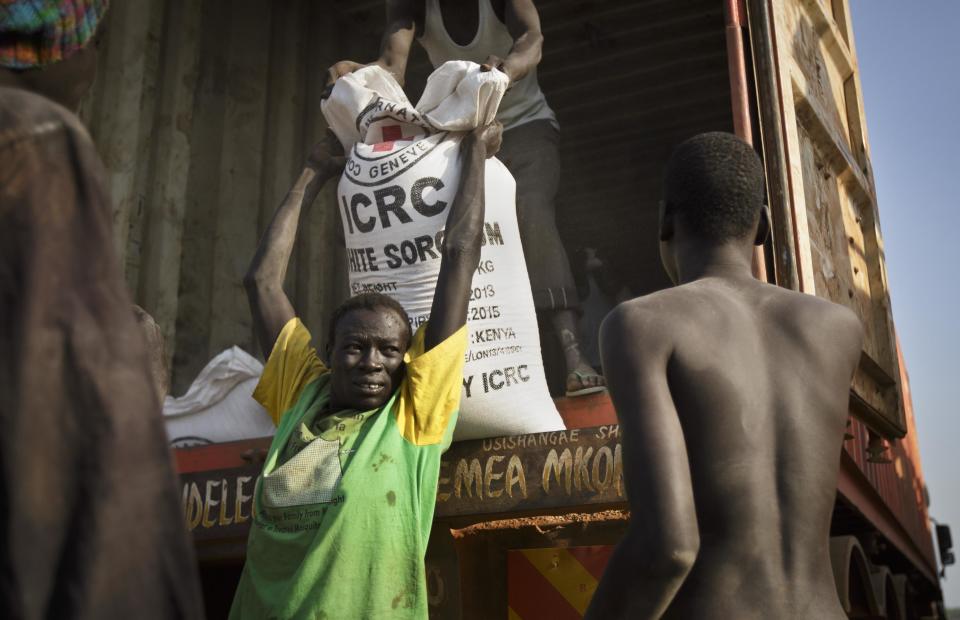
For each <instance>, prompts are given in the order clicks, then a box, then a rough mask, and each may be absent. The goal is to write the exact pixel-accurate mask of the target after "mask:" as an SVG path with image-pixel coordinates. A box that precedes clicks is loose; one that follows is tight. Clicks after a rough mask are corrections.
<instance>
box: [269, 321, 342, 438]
mask: <svg viewBox="0 0 960 620" xmlns="http://www.w3.org/2000/svg"><path fill="white" fill-rule="evenodd" d="M325 372H327V367H326V366H324V365H323V362H321V361H320V358H319V357H317V350H316V349H314V348H313V345H312V344H310V331H309V330H307V328H306V326H304V324H303V323H301V322H300V319H298V318H296V317H294V318H292V319H290V320H289V321H287V324H286V325H284V326H283V329H282V330H280V335H279V336H277V341H276V342H275V343H274V345H273V351H271V352H270V357H269V359H267V364H266V366H264V367H263V374H262V375H261V376H260V382H259V383H257V387H256V389H255V390H253V398H254V400H256V401H257V402H258V403H260V404H261V405H263V406H264V407H266V409H267V411H268V412H269V413H270V417H271V418H273V423H274V424H279V423H280V418H281V417H283V414H284V413H286V411H287V410H288V409H290V407H292V406H293V405H294V404H295V403H296V402H297V399H298V398H300V394H301V393H302V392H303V388H305V387H306V386H307V385H309V384H310V382H312V381H313V380H315V379H316V378H317V377H319V376H320V375H322V374H323V373H325Z"/></svg>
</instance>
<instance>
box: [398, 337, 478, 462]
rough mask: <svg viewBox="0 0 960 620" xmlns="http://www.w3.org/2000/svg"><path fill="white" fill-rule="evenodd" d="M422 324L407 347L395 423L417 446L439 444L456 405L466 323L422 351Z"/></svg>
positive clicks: (408, 439)
mask: <svg viewBox="0 0 960 620" xmlns="http://www.w3.org/2000/svg"><path fill="white" fill-rule="evenodd" d="M426 326H427V325H426V323H424V324H423V325H421V326H420V329H418V330H417V333H416V334H415V335H414V337H413V342H412V343H411V344H410V348H409V349H407V354H406V359H405V361H406V366H407V376H406V378H405V379H404V380H403V385H402V386H401V389H400V402H399V404H398V407H397V425H398V426H399V427H400V432H401V433H402V434H403V437H404V438H405V439H406V440H407V441H409V442H411V443H413V444H416V445H418V446H427V445H431V444H437V443H440V442H441V441H442V440H443V437H444V431H446V430H447V426H448V425H449V424H450V421H451V420H452V419H453V417H454V414H456V413H457V410H458V409H459V408H460V392H461V390H462V388H463V364H464V354H465V353H466V351H467V326H466V325H464V326H463V327H461V328H460V329H459V330H457V332H456V333H455V334H453V335H451V336H450V337H449V338H447V339H446V340H444V341H443V342H441V343H440V344H438V345H437V346H435V347H434V348H432V349H430V350H429V351H427V352H426V353H424V351H423V338H424V334H425V333H426Z"/></svg>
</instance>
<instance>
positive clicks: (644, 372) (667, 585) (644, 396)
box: [586, 305, 700, 620]
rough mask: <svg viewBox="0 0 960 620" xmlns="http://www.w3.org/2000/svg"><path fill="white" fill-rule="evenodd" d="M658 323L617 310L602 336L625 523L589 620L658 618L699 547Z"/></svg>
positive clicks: (634, 311) (643, 313)
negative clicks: (616, 424) (619, 450)
mask: <svg viewBox="0 0 960 620" xmlns="http://www.w3.org/2000/svg"><path fill="white" fill-rule="evenodd" d="M656 319H657V317H656V316H654V315H652V314H651V313H650V312H649V310H641V309H639V308H636V307H635V306H632V307H631V306H629V305H628V306H624V305H621V306H620V307H618V308H617V309H616V310H614V311H613V312H612V313H611V314H610V316H609V317H608V318H607V319H606V320H604V322H603V325H602V326H601V330H600V348H601V356H602V358H603V371H604V376H605V377H606V378H607V386H608V387H609V389H610V394H611V397H612V398H613V404H614V407H615V408H616V410H617V418H618V419H619V421H620V428H621V432H622V437H623V477H624V482H625V485H626V491H627V498H628V500H629V502H630V525H629V528H628V530H627V534H626V536H625V537H624V538H623V540H621V541H620V544H618V545H617V548H616V550H615V551H614V553H613V556H612V557H611V558H610V562H609V563H608V564H607V568H606V570H605V571H604V574H603V579H602V580H601V581H600V585H599V587H598V588H597V591H596V593H595V594H594V595H593V600H592V601H591V603H590V607H589V609H588V610H587V615H586V618H589V619H591V620H601V619H602V620H616V619H619V618H637V619H640V618H659V617H660V616H661V615H662V614H663V612H664V610H665V609H666V608H667V606H668V605H669V604H670V601H671V600H673V597H674V595H675V594H676V593H677V591H678V590H679V589H680V586H681V585H682V584H683V581H684V579H685V578H686V576H687V574H689V572H690V569H691V568H692V566H693V563H694V560H695V559H696V556H697V552H698V550H699V546H700V537H699V533H698V529H697V518H696V512H695V508H694V501H693V488H692V484H691V480H690V467H689V464H688V461H687V449H686V443H685V442H684V437H683V431H682V429H681V427H680V421H679V419H678V417H677V411H676V408H675V406H674V403H673V399H672V397H671V395H670V388H669V385H668V381H667V367H668V364H669V360H670V355H671V345H670V343H669V340H668V339H667V338H665V337H664V331H663V330H662V329H660V328H659V327H658V326H657V325H656V322H657V320H656ZM638 343H642V345H640V344H638Z"/></svg>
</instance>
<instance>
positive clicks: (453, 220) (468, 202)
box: [424, 122, 502, 351]
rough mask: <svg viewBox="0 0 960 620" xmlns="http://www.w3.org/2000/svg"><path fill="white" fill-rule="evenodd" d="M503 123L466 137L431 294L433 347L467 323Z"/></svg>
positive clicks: (428, 343) (429, 338)
mask: <svg viewBox="0 0 960 620" xmlns="http://www.w3.org/2000/svg"><path fill="white" fill-rule="evenodd" d="M501 131H502V127H501V126H500V123H497V122H494V123H493V124H491V125H487V126H486V127H481V128H478V129H475V130H474V131H472V132H471V133H469V134H468V135H467V136H466V137H465V138H464V139H463V143H462V144H461V147H460V148H462V149H463V159H462V165H463V170H462V174H461V177H460V187H459V188H458V189H457V195H456V197H455V198H454V199H453V204H451V205H450V212H449V213H448V214H447V225H446V229H445V232H444V237H443V250H442V252H441V259H440V273H439V275H438V276H437V288H436V290H435V291H434V293H433V305H432V306H431V308H430V322H429V323H427V332H426V334H425V335H424V349H425V350H427V351H429V350H430V349H432V348H433V347H435V346H437V345H438V344H440V343H441V342H443V341H444V340H446V339H447V338H449V337H450V336H451V335H453V334H455V333H456V332H457V330H459V329H460V328H461V327H463V326H464V325H466V323H467V306H468V305H469V303H470V287H471V285H472V283H473V274H474V272H476V270H477V266H478V265H479V264H480V245H481V242H482V240H483V217H484V211H485V209H484V207H485V205H484V197H483V191H484V167H485V163H486V159H487V158H488V157H492V156H493V155H495V154H496V152H497V151H498V150H499V149H500V134H501Z"/></svg>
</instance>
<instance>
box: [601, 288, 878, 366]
mask: <svg viewBox="0 0 960 620" xmlns="http://www.w3.org/2000/svg"><path fill="white" fill-rule="evenodd" d="M723 308H733V309H737V308H739V309H744V310H749V311H750V313H751V320H757V319H759V320H760V321H761V322H767V323H769V324H773V325H776V326H777V327H778V330H779V336H781V337H784V338H789V339H790V340H792V341H793V342H800V341H802V342H804V343H806V344H807V345H810V346H816V345H818V344H819V345H822V346H824V347H826V348H828V349H830V350H831V351H834V352H835V351H836V350H837V349H838V348H839V349H840V350H846V351H847V352H848V353H850V355H856V356H859V351H860V347H861V344H862V339H863V327H862V324H861V322H860V319H859V318H858V317H857V315H856V314H855V313H854V312H853V311H852V310H850V309H849V308H847V307H846V306H843V305H840V304H836V303H833V302H831V301H828V300H825V299H822V298H820V297H817V296H815V295H809V294H806V293H799V292H796V291H791V290H789V289H785V288H782V287H779V286H774V285H771V284H765V283H761V282H753V283H748V284H747V285H746V286H741V287H732V286H730V285H729V284H728V283H725V282H716V281H708V280H698V281H695V282H691V283H688V284H683V285H680V286H675V287H672V288H668V289H664V290H661V291H657V292H654V293H651V294H649V295H645V296H643V297H637V298H635V299H631V300H628V301H625V302H623V303H621V304H619V305H618V306H617V307H616V308H615V309H614V310H613V311H612V312H611V313H610V314H609V315H608V317H607V319H606V320H605V321H604V331H608V332H609V333H611V334H618V336H617V337H618V338H621V337H623V336H624V335H627V338H625V340H628V341H629V340H632V341H633V342H637V341H642V342H644V343H645V344H646V345H649V346H652V347H654V348H656V346H657V345H658V344H659V345H661V346H664V347H666V346H670V345H675V344H676V343H677V340H678V338H681V337H684V336H690V337H697V334H698V333H702V330H703V328H704V326H709V325H710V323H711V321H712V320H713V317H715V316H716V314H717V311H718V309H723ZM692 325H696V326H698V327H697V329H696V330H693V329H692V328H691V326H692Z"/></svg>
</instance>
